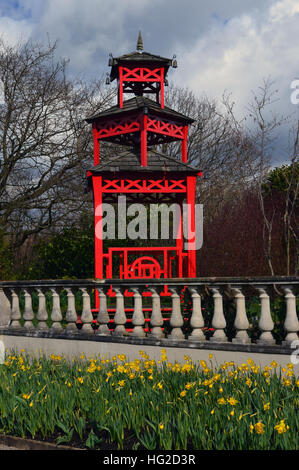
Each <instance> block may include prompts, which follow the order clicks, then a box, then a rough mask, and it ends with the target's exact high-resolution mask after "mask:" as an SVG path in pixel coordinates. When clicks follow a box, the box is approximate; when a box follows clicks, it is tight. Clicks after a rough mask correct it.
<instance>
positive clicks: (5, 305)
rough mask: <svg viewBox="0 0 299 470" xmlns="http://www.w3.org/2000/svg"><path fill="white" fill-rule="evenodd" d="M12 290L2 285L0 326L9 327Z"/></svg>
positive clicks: (0, 289) (0, 293) (0, 291)
mask: <svg viewBox="0 0 299 470" xmlns="http://www.w3.org/2000/svg"><path fill="white" fill-rule="evenodd" d="M9 297H10V291H9V290H6V289H2V288H1V287H0V328H7V327H9V325H10V322H11V303H10V299H9Z"/></svg>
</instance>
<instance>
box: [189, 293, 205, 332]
mask: <svg viewBox="0 0 299 470" xmlns="http://www.w3.org/2000/svg"><path fill="white" fill-rule="evenodd" d="M190 292H191V297H192V315H191V318H190V326H191V327H192V333H191V334H190V335H189V337H188V340H192V341H205V339H206V337H205V335H204V334H203V331H202V328H203V327H204V319H203V316H202V311H201V297H200V295H199V293H198V292H197V290H196V289H194V288H191V289H190Z"/></svg>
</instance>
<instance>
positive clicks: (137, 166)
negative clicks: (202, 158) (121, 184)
mask: <svg viewBox="0 0 299 470" xmlns="http://www.w3.org/2000/svg"><path fill="white" fill-rule="evenodd" d="M114 171H116V172H119V171H124V172H125V171H129V172H135V171H138V172H146V173H148V172H162V171H166V172H184V173H186V172H187V173H193V174H194V173H200V170H198V169H197V168H195V167H194V166H192V165H189V164H188V163H183V162H181V161H180V160H178V159H176V158H174V157H170V156H169V155H165V154H162V153H159V152H157V151H156V150H148V152H147V166H141V156H140V151H138V150H136V151H134V150H130V151H126V152H121V153H120V154H118V155H117V156H116V157H113V158H109V159H107V160H105V161H103V162H102V163H99V164H98V165H96V166H94V167H92V168H90V169H89V170H88V172H89V173H91V174H102V173H106V172H114Z"/></svg>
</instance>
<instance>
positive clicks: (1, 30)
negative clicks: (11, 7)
mask: <svg viewBox="0 0 299 470" xmlns="http://www.w3.org/2000/svg"><path fill="white" fill-rule="evenodd" d="M31 33H32V27H31V25H30V23H29V22H28V21H27V20H25V19H23V20H14V19H12V18H9V17H6V16H0V37H1V38H2V39H3V40H4V41H5V42H7V43H9V44H11V45H13V44H16V43H18V42H19V41H25V40H26V39H28V38H29V37H30V35H31Z"/></svg>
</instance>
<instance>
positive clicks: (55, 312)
mask: <svg viewBox="0 0 299 470" xmlns="http://www.w3.org/2000/svg"><path fill="white" fill-rule="evenodd" d="M51 292H52V300H53V305H52V311H51V320H52V326H51V329H53V330H61V329H62V325H61V321H62V314H61V309H60V297H59V294H58V293H57V292H56V289H55V288H54V287H52V288H51Z"/></svg>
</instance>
